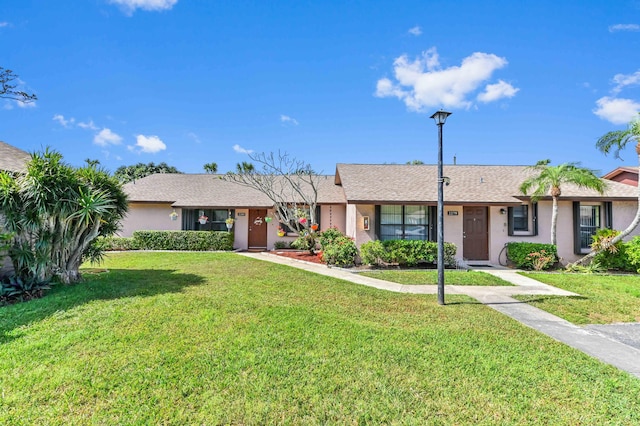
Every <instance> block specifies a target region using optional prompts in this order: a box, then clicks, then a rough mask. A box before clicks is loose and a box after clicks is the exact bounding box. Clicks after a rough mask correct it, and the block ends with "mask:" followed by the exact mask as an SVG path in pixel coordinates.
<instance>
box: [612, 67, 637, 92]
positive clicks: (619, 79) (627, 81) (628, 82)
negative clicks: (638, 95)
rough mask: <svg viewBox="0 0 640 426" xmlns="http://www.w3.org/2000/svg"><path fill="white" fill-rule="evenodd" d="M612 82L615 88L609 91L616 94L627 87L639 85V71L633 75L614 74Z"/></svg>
mask: <svg viewBox="0 0 640 426" xmlns="http://www.w3.org/2000/svg"><path fill="white" fill-rule="evenodd" d="M613 82H614V83H616V86H615V87H614V88H613V89H611V91H612V92H613V93H616V94H617V93H620V91H621V90H622V89H624V88H625V87H627V86H636V85H638V84H640V70H638V71H636V72H634V73H633V74H616V75H614V76H613Z"/></svg>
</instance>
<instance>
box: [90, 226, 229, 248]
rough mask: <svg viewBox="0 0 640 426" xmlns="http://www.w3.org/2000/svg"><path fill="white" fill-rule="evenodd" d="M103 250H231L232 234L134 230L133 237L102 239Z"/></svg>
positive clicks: (221, 232) (223, 232) (222, 232)
mask: <svg viewBox="0 0 640 426" xmlns="http://www.w3.org/2000/svg"><path fill="white" fill-rule="evenodd" d="M99 244H102V247H103V248H104V250H107V251H110V250H111V251H113V250H193V251H212V250H233V234H232V233H231V232H226V231H135V232H134V233H133V237H131V238H123V237H108V238H104V239H102V240H101V241H100V242H99Z"/></svg>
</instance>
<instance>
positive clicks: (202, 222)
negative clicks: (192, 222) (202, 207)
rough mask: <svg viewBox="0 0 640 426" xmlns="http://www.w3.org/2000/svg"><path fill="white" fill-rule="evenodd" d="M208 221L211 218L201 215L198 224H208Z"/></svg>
mask: <svg viewBox="0 0 640 426" xmlns="http://www.w3.org/2000/svg"><path fill="white" fill-rule="evenodd" d="M208 220H209V218H208V217H207V216H206V215H201V216H200V217H199V218H198V222H200V224H201V225H204V224H206V223H207V221H208Z"/></svg>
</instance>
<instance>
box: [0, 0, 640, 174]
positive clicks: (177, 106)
mask: <svg viewBox="0 0 640 426" xmlns="http://www.w3.org/2000/svg"><path fill="white" fill-rule="evenodd" d="M524 4H526V5H524ZM0 52H2V55H0V66H3V67H5V68H8V69H11V70H13V71H14V72H15V73H16V74H18V75H19V76H20V79H21V84H22V87H23V88H24V89H25V90H28V91H32V92H35V93H36V94H37V96H38V98H39V99H38V101H37V102H36V103H35V104H31V105H28V106H21V105H18V104H17V103H15V102H13V101H9V100H0V140H3V141H5V142H7V143H9V144H12V145H14V146H17V147H19V148H22V149H24V150H27V151H34V150H39V149H41V148H42V147H45V146H50V147H52V148H55V149H57V150H58V151H60V152H61V153H62V154H63V155H64V158H65V159H66V160H67V161H68V162H70V163H71V164H74V165H81V164H82V163H83V161H84V159H86V158H91V159H98V160H100V162H101V164H102V165H103V166H105V167H106V168H108V169H109V170H111V171H115V169H116V168H117V167H119V166H121V165H131V164H135V163H138V162H144V163H147V162H150V161H153V162H156V163H159V162H162V161H164V162H167V163H168V164H170V165H173V166H175V167H177V168H178V169H179V170H181V171H183V172H187V173H201V172H203V169H202V166H203V164H205V163H208V162H216V163H218V167H219V171H220V172H226V171H228V170H232V169H234V168H235V164H236V163H238V162H241V161H246V160H247V159H248V158H247V155H246V153H247V152H248V151H254V152H271V151H274V152H277V151H278V150H280V151H283V152H287V153H289V154H290V155H292V156H294V157H296V158H298V159H301V160H304V161H306V162H308V163H310V164H311V165H312V166H313V168H314V169H315V170H316V171H319V172H324V173H328V174H332V173H333V172H334V171H335V164H336V163H337V162H343V163H405V162H407V161H411V160H416V159H418V160H422V161H424V162H425V163H435V162H436V161H437V127H436V126H435V124H434V122H433V120H431V119H430V118H429V117H430V116H431V114H432V113H433V112H435V111H436V110H438V109H440V108H444V109H447V110H449V111H451V112H452V113H453V114H452V115H451V117H450V118H449V119H448V121H447V123H446V124H445V126H444V158H445V163H452V162H453V157H454V156H456V158H457V162H458V164H533V163H535V162H536V161H537V160H540V159H545V158H549V159H551V160H552V162H553V163H554V164H559V163H562V162H569V161H579V162H581V163H582V165H583V166H586V167H590V168H593V169H597V170H599V171H601V172H602V173H606V172H608V171H610V170H612V169H614V168H615V167H618V166H621V165H627V166H636V165H637V157H635V154H634V152H633V150H632V149H628V150H626V151H625V152H624V153H623V155H622V156H623V159H624V161H623V162H622V161H620V160H616V159H615V158H613V157H605V156H604V155H603V154H601V153H600V152H598V151H597V150H596V148H595V141H596V140H597V139H598V137H599V136H601V135H602V134H604V133H606V132H607V131H610V130H617V129H623V128H625V123H627V122H628V121H629V120H630V119H631V118H633V117H634V115H635V114H637V112H638V111H639V110H640V53H639V52H640V1H638V0H620V1H615V2H612V1H586V0H581V1H557V0H556V1H547V0H538V1H536V2H516V1H511V0H508V1H447V2H435V1H400V2H398V1H393V2H391V1H388V2H385V1H349V2H342V1H341V2H331V1H322V2H306V1H256V2H246V1H232V2H229V1H226V2H223V1H209V0H190V1H187V0H83V1H73V2H72V1H45V0H40V1H31V0H21V1H4V2H2V3H0Z"/></svg>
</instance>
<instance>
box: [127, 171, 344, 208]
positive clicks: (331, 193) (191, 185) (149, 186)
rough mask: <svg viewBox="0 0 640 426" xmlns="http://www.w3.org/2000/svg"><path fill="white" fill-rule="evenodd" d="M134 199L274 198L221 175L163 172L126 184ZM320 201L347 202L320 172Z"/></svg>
mask: <svg viewBox="0 0 640 426" xmlns="http://www.w3.org/2000/svg"><path fill="white" fill-rule="evenodd" d="M124 189H125V191H126V193H127V194H128V195H129V201H132V202H170V203H173V205H174V206H175V207H223V208H228V207H263V208H265V207H266V208H268V207H272V206H273V202H272V201H271V200H269V199H268V198H267V197H266V196H265V195H264V194H262V193H260V192H258V191H256V190H255V189H252V188H248V187H245V186H242V185H239V184H237V183H233V182H226V181H224V180H222V179H220V175H212V174H171V173H160V174H154V175H151V176H147V177H145V178H142V179H139V180H136V181H135V182H129V183H127V184H126V185H125V186H124ZM318 203H319V204H343V203H345V199H344V195H343V193H342V188H340V187H339V186H336V185H335V184H334V176H321V177H320V184H319V188H318Z"/></svg>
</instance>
